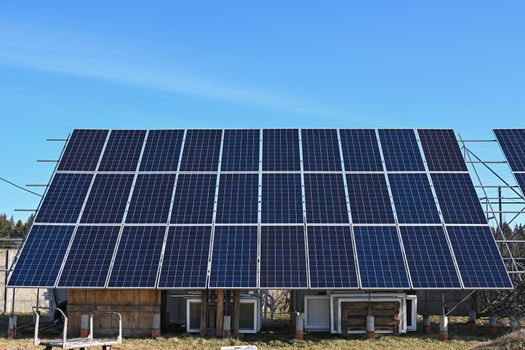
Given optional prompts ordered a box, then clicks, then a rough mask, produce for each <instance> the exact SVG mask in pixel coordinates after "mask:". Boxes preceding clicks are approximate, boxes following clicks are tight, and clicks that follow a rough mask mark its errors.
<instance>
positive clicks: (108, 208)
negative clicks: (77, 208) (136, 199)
mask: <svg viewBox="0 0 525 350" xmlns="http://www.w3.org/2000/svg"><path fill="white" fill-rule="evenodd" d="M133 177H134V175H131V174H97V176H96V177H95V181H94V182H93V187H92V188H91V192H90V194H89V197H88V200H87V202H86V207H85V208H84V212H83V213H82V219H81V222H82V223H90V224H93V223H101V224H102V223H120V222H122V217H123V216H124V211H125V209H126V204H127V202H128V197H129V191H130V190H131V185H132V183H133Z"/></svg>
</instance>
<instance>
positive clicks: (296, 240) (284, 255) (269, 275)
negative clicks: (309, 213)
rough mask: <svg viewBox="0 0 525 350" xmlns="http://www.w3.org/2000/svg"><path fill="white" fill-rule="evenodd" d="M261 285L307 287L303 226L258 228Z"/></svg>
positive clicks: (264, 286)
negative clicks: (259, 229)
mask: <svg viewBox="0 0 525 350" xmlns="http://www.w3.org/2000/svg"><path fill="white" fill-rule="evenodd" d="M260 286H261V288H274V289H279V288H290V289H291V288H307V287H308V281H307V276H306V253H305V244H304V229H303V226H262V227H261V273H260Z"/></svg>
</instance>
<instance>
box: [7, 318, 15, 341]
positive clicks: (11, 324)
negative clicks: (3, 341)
mask: <svg viewBox="0 0 525 350" xmlns="http://www.w3.org/2000/svg"><path fill="white" fill-rule="evenodd" d="M7 337H8V338H14V337H16V315H11V316H9V328H8V330H7Z"/></svg>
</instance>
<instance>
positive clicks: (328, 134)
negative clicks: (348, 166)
mask: <svg viewBox="0 0 525 350" xmlns="http://www.w3.org/2000/svg"><path fill="white" fill-rule="evenodd" d="M301 139H302V143H303V168H304V170H305V171H341V154H340V153H339V141H338V139H337V130H335V129H303V130H301Z"/></svg>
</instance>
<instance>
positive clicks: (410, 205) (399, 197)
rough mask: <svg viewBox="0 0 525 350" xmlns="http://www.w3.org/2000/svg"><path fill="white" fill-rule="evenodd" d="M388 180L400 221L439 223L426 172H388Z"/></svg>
mask: <svg viewBox="0 0 525 350" xmlns="http://www.w3.org/2000/svg"><path fill="white" fill-rule="evenodd" d="M388 180H389V182H390V188H391V190H392V197H393V198H394V204H395V206H396V213H397V219H398V221H399V222H400V223H402V224H430V223H432V224H439V223H441V219H440V217H439V213H438V210H437V207H436V202H435V200H434V195H433V193H432V189H431V188H430V183H429V181H428V178H427V174H388Z"/></svg>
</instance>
